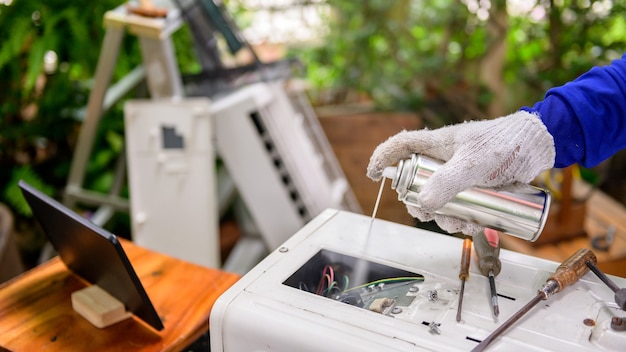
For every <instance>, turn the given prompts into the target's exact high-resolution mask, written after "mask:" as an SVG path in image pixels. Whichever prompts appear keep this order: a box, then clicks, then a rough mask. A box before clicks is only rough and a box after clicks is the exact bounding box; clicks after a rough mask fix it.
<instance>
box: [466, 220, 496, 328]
mask: <svg viewBox="0 0 626 352" xmlns="http://www.w3.org/2000/svg"><path fill="white" fill-rule="evenodd" d="M473 241H474V250H475V251H476V255H477V256H478V268H479V269H480V272H481V273H482V274H483V275H485V276H487V277H488V278H489V288H490V290H491V307H492V309H493V315H495V316H496V317H497V316H498V315H499V314H500V308H499V306H498V295H497V292H496V278H495V277H496V276H497V275H498V274H500V270H501V269H502V262H500V259H499V256H500V243H499V241H498V231H496V230H492V229H488V228H485V231H484V232H481V233H479V234H477V235H474V239H473Z"/></svg>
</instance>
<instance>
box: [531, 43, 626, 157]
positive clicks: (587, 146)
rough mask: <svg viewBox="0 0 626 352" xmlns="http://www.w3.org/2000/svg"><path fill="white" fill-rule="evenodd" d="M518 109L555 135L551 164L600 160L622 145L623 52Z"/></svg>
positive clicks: (625, 115) (625, 127)
mask: <svg viewBox="0 0 626 352" xmlns="http://www.w3.org/2000/svg"><path fill="white" fill-rule="evenodd" d="M521 110H525V111H528V112H532V113H536V114H538V115H539V117H540V118H541V120H542V121H543V123H544V124H545V125H546V127H547V128H548V132H550V134H552V136H553V137H554V144H555V148H556V160H555V165H554V166H555V167H557V168H561V167H566V166H569V165H572V164H574V163H579V164H581V165H583V166H585V167H592V166H595V165H597V164H599V163H600V162H602V161H604V160H606V159H607V158H609V157H610V156H611V155H613V154H614V153H616V152H617V151H619V150H621V149H624V148H626V54H624V56H622V58H621V60H615V61H613V62H612V63H611V65H608V66H602V67H594V68H592V69H591V70H589V71H588V72H586V73H584V74H583V75H581V76H580V77H578V78H577V79H576V80H574V81H571V82H569V83H567V84H565V85H563V86H561V87H555V88H552V89H550V90H548V91H547V92H546V95H545V97H544V100H543V101H540V102H538V103H536V104H535V105H533V106H532V107H523V108H522V109H521Z"/></svg>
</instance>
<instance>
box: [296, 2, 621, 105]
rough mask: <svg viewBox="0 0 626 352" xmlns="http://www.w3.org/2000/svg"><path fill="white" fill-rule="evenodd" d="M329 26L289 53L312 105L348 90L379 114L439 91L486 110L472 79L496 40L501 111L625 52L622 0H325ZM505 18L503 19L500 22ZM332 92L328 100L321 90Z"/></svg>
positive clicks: (487, 99)
mask: <svg viewBox="0 0 626 352" xmlns="http://www.w3.org/2000/svg"><path fill="white" fill-rule="evenodd" d="M327 3H328V4H329V5H330V6H331V9H332V10H331V12H330V15H329V16H328V18H326V21H327V23H329V26H330V30H329V31H328V34H327V36H326V37H325V38H324V40H323V41H321V42H320V45H318V46H315V47H313V48H304V49H300V48H299V49H297V50H294V51H293V55H296V56H298V57H300V58H301V59H302V61H303V62H304V64H305V66H306V67H307V68H308V72H307V78H308V79H309V81H310V83H311V84H312V86H313V94H312V99H313V100H314V101H317V102H318V103H323V104H327V103H337V102H342V101H344V100H345V99H346V97H347V96H348V93H349V92H355V91H356V92H358V93H360V95H359V96H365V97H367V98H368V99H371V100H372V101H373V102H374V103H375V106H376V107H378V108H381V109H408V110H416V109H419V108H421V107H423V106H424V105H425V104H428V103H429V100H430V99H432V98H433V94H431V93H432V92H430V91H429V88H430V87H436V88H437V91H436V92H434V93H435V95H440V93H441V92H445V91H449V92H453V94H454V93H456V92H463V91H465V92H472V94H468V97H469V99H471V100H472V101H469V102H468V103H469V104H471V105H473V106H476V107H477V108H478V109H481V110H482V111H485V108H486V106H487V105H488V104H489V103H491V102H492V101H491V100H492V99H493V96H492V93H493V92H490V91H489V90H488V89H486V87H485V85H484V82H483V81H482V79H481V76H480V74H479V68H480V65H481V64H482V63H483V60H485V58H486V56H487V54H488V53H489V51H490V50H491V49H492V48H493V46H494V45H495V44H497V43H498V40H499V37H500V36H504V40H505V45H506V54H505V56H504V62H503V66H502V67H503V70H502V72H493V73H492V74H493V75H497V76H499V79H501V80H502V81H503V83H504V84H505V85H506V87H507V92H508V94H507V100H506V101H505V102H503V103H504V104H505V105H506V108H507V109H508V110H512V109H516V108H518V107H519V106H521V105H527V104H531V103H533V102H534V101H536V100H539V99H541V98H542V96H543V93H544V92H545V90H546V89H548V88H550V87H552V86H555V85H560V84H563V83H565V82H567V81H569V80H572V79H574V78H575V77H577V76H578V75H579V74H581V73H583V72H584V71H586V70H588V69H589V68H590V67H591V66H593V65H596V64H606V63H608V62H609V61H610V60H612V59H616V58H619V57H620V56H621V55H622V53H623V52H624V51H625V49H626V36H625V35H624V33H625V30H626V20H625V18H626V17H625V16H624V15H625V14H626V12H625V11H624V10H625V8H624V3H623V2H621V1H605V0H584V1H583V0H560V1H504V0H491V1H472V0H464V1H457V0H398V1H385V0H364V1H349V0H328V1H327ZM502 13H504V15H505V16H504V18H501V17H498V15H499V14H502ZM329 92H330V94H329Z"/></svg>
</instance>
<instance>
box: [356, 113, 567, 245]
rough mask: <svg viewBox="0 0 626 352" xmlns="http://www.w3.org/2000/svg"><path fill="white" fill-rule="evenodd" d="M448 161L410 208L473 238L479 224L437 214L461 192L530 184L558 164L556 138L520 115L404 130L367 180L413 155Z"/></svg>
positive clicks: (374, 161)
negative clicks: (418, 205) (556, 162)
mask: <svg viewBox="0 0 626 352" xmlns="http://www.w3.org/2000/svg"><path fill="white" fill-rule="evenodd" d="M415 153H417V154H423V155H426V156H429V157H432V158H435V159H439V160H442V161H444V162H445V163H444V164H443V165H442V166H441V167H440V168H439V169H437V171H435V172H434V173H433V174H432V175H431V177H430V178H429V179H428V180H427V181H426V182H425V183H424V185H423V186H422V188H421V190H420V192H419V194H418V196H417V203H419V204H420V207H419V208H418V207H414V206H407V209H408V211H409V213H410V214H411V215H412V216H414V217H416V218H418V219H419V220H421V221H430V220H435V221H436V222H437V225H439V227H441V228H442V229H443V230H445V231H447V232H450V233H454V232H463V233H465V234H467V235H474V234H476V233H478V232H481V231H483V228H482V227H481V226H479V225H476V224H473V223H469V222H466V221H462V220H457V219H454V218H451V217H449V216H443V215H439V214H435V211H436V210H438V209H439V208H441V207H442V206H443V205H445V204H446V203H448V202H449V201H451V200H452V199H453V198H454V197H455V196H456V194H457V193H459V192H461V191H464V190H466V189H469V188H472V187H475V186H478V187H487V188H491V187H501V186H505V185H510V184H514V183H517V182H521V183H528V182H530V181H532V180H533V179H534V178H535V177H536V176H537V175H539V174H540V173H541V172H542V171H544V170H547V169H549V168H551V167H553V166H554V158H555V149H554V139H553V138H552V135H550V133H549V132H548V130H547V128H546V127H545V125H544V124H543V123H542V122H541V120H540V119H539V117H538V116H536V115H533V114H531V113H529V112H525V111H518V112H515V113H513V114H511V115H508V116H505V117H500V118H497V119H493V120H483V121H470V122H464V123H459V124H456V125H451V126H446V127H442V128H439V129H435V130H427V129H424V130H419V131H410V132H408V131H402V132H400V133H398V134H396V135H395V136H392V137H390V138H389V139H388V140H387V141H385V142H383V143H382V144H380V145H379V146H378V147H376V149H375V150H374V153H373V154H372V156H371V158H370V162H369V165H368V166H367V176H368V177H369V178H371V179H373V180H374V181H378V180H380V179H381V177H382V172H383V170H384V168H385V167H387V166H391V165H394V164H396V163H397V162H398V161H399V160H401V159H406V158H410V157H411V155H412V154H415Z"/></svg>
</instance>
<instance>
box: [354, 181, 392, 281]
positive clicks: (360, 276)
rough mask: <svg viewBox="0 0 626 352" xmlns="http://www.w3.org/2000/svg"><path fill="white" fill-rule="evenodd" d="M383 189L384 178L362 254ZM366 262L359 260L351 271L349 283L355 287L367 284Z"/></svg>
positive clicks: (367, 244)
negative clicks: (351, 275) (352, 283)
mask: <svg viewBox="0 0 626 352" xmlns="http://www.w3.org/2000/svg"><path fill="white" fill-rule="evenodd" d="M384 187H385V177H383V179H382V180H381V182H380V190H379V191H378V197H376V203H375V204H374V211H373V212H372V220H371V221H370V225H369V228H368V230H367V237H365V245H364V247H363V253H364V254H365V253H366V252H367V248H368V246H369V241H370V235H371V233H372V227H373V225H374V219H375V218H376V213H377V212H378V204H380V198H381V196H382V194H383V189H384ZM368 266H369V265H368V262H367V260H364V259H359V260H357V262H356V263H355V266H354V271H353V279H351V280H350V281H354V282H355V283H356V284H357V285H361V284H364V283H366V282H368V281H369V280H368V274H367V273H368V271H369V268H368Z"/></svg>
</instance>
